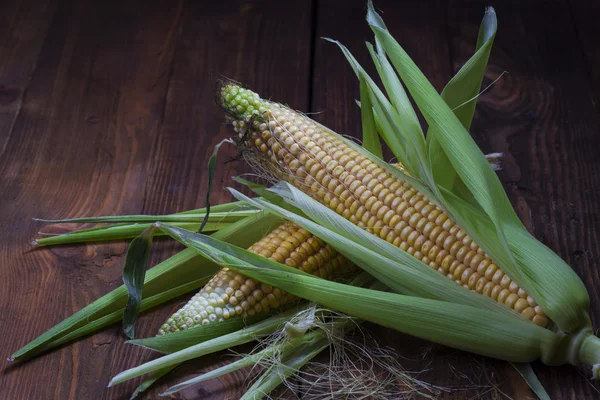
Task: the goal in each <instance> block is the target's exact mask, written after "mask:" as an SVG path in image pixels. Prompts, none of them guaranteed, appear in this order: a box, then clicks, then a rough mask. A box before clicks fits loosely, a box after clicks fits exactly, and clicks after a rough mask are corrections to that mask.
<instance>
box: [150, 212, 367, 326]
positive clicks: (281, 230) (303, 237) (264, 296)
mask: <svg viewBox="0 0 600 400" xmlns="http://www.w3.org/2000/svg"><path fill="white" fill-rule="evenodd" d="M248 250H249V251H251V252H253V253H256V254H260V255H262V256H264V257H267V258H270V259H272V260H275V261H277V262H280V263H283V264H285V265H287V266H289V267H293V268H298V269H300V270H302V271H304V272H306V273H309V274H312V275H316V276H319V277H322V278H326V279H332V278H335V277H340V276H342V275H344V274H347V273H349V272H351V271H352V270H354V269H355V268H356V267H354V266H353V265H352V263H350V262H349V261H348V260H347V259H346V258H344V257H343V256H342V255H341V254H338V253H337V252H336V251H335V250H334V249H333V248H332V247H331V246H329V245H327V244H325V243H323V241H322V240H320V239H319V238H317V237H315V236H313V235H311V234H310V233H309V232H308V231H306V230H305V229H303V228H301V227H299V226H297V225H295V224H293V223H291V222H286V223H283V224H282V225H280V226H279V227H277V228H276V229H275V230H274V231H273V232H271V233H269V234H268V235H266V236H265V237H263V238H262V239H261V240H259V241H258V242H256V243H255V244H253V245H252V246H250V248H249V249H248ZM294 299H295V298H294V296H291V295H289V294H287V293H286V292H284V291H282V290H280V289H278V288H273V287H271V286H270V285H266V284H262V283H260V282H257V281H256V280H254V279H251V278H247V277H245V276H244V275H242V274H240V273H238V272H236V271H233V270H231V269H228V268H223V269H222V270H220V271H219V272H218V273H217V274H216V275H215V276H214V277H213V278H212V279H211V280H210V281H209V282H208V283H207V284H206V285H205V286H204V288H202V289H201V290H200V291H199V292H198V293H197V294H196V295H194V297H192V299H190V301H189V302H188V303H187V304H186V305H185V306H183V307H182V308H181V309H180V310H178V311H177V312H176V313H175V314H173V315H172V316H171V317H170V318H169V319H168V320H167V321H166V322H165V323H164V324H163V325H162V327H161V328H160V330H159V332H158V334H159V335H164V334H166V333H170V332H177V331H180V330H185V329H189V328H193V327H195V326H199V325H206V324H209V323H211V322H214V321H221V320H225V319H229V318H232V317H235V316H242V317H246V316H253V315H255V314H259V313H264V312H267V311H269V310H272V309H277V308H279V307H282V306H285V305H286V304H289V303H290V302H292V301H293V300H294Z"/></svg>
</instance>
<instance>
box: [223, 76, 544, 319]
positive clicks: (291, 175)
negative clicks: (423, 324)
mask: <svg viewBox="0 0 600 400" xmlns="http://www.w3.org/2000/svg"><path fill="white" fill-rule="evenodd" d="M221 101H222V106H223V108H224V109H225V111H226V112H227V114H228V115H229V116H230V118H231V119H232V120H233V122H232V123H233V126H234V129H235V131H236V132H237V133H238V137H237V138H236V140H237V142H238V145H239V146H240V147H241V150H242V155H243V156H244V158H245V159H246V160H248V161H249V163H250V164H251V165H253V167H254V168H255V169H257V172H259V173H262V174H265V175H267V176H268V177H272V178H275V179H276V180H284V181H287V182H289V183H291V184H292V185H294V186H296V187H298V188H299V189H301V190H303V191H304V192H305V193H307V194H309V195H310V196H312V197H313V198H315V199H316V200H317V201H319V202H321V203H322V204H324V205H326V206H328V207H330V208H331V209H332V210H334V211H335V212H337V213H338V214H340V215H342V216H343V217H344V218H346V219H348V220H350V221H351V222H353V223H354V224H356V225H357V226H359V227H361V228H364V229H365V230H366V231H368V232H370V233H373V234H375V235H378V236H379V237H380V238H382V239H384V240H386V241H388V242H389V243H392V244H394V245H395V246H397V247H399V248H400V249H402V250H404V251H406V252H408V253H409V254H411V255H412V256H414V257H416V258H418V259H419V260H421V261H422V262H423V263H425V264H427V265H429V266H430V267H431V268H434V269H436V270H437V271H439V272H440V273H442V274H444V275H446V276H447V277H448V278H450V279H452V280H454V281H455V282H456V283H457V284H459V285H462V286H464V287H465V288H467V289H470V290H473V291H475V292H477V293H479V294H482V295H486V296H489V297H490V298H492V299H493V300H495V301H497V302H499V303H502V304H505V305H506V306H507V307H509V308H512V309H514V310H515V311H517V312H519V313H521V315H523V316H524V317H525V318H527V319H529V320H531V321H532V322H534V323H535V324H537V325H539V326H543V327H545V326H547V325H548V318H547V316H546V315H545V313H544V311H543V310H542V309H541V307H540V306H539V305H537V303H536V302H535V300H534V299H533V298H532V297H531V296H529V295H528V294H527V292H526V291H525V290H523V289H522V288H520V287H519V285H518V284H517V283H515V282H513V281H512V280H511V278H510V277H509V276H508V275H506V274H505V273H504V272H503V271H502V270H501V269H500V268H499V267H498V265H496V264H495V263H494V261H493V260H492V259H491V258H490V257H489V256H488V255H487V254H486V253H485V252H484V251H483V249H481V248H480V247H479V245H478V244H477V243H475V242H474V241H473V240H472V239H471V238H470V237H469V235H468V234H467V233H466V232H465V231H463V230H462V229H461V228H460V227H459V226H457V225H456V224H455V223H454V222H453V221H452V220H451V219H450V218H449V217H448V215H446V214H445V213H444V212H443V211H442V210H441V209H440V208H439V207H438V206H436V205H435V204H434V203H432V202H431V201H430V200H429V199H427V198H426V197H425V196H424V195H423V194H422V193H420V192H419V191H418V190H416V189H415V188H413V187H412V186H411V185H410V184H408V183H407V182H406V181H404V180H402V179H400V178H398V177H397V176H395V175H392V174H390V173H389V172H387V171H385V170H384V169H382V168H381V167H379V166H378V165H377V164H376V163H374V162H372V161H371V160H369V159H368V158H367V157H365V156H363V155H362V154H360V153H359V152H357V151H356V150H354V149H353V148H352V147H351V146H348V145H347V144H346V143H344V142H343V141H342V140H340V139H339V138H337V137H336V136H335V135H333V134H331V132H329V131H328V130H326V129H324V128H323V127H321V126H320V125H318V124H316V123H315V122H314V121H312V120H310V119H309V118H307V117H305V116H304V115H302V114H300V113H297V112H294V111H292V110H290V109H288V108H286V107H284V106H282V105H280V104H277V103H274V102H270V101H267V100H263V99H261V98H260V97H259V96H258V95H257V94H256V93H254V92H252V91H250V90H247V89H244V88H241V87H239V86H237V85H233V84H228V85H224V86H223V87H222V89H221Z"/></svg>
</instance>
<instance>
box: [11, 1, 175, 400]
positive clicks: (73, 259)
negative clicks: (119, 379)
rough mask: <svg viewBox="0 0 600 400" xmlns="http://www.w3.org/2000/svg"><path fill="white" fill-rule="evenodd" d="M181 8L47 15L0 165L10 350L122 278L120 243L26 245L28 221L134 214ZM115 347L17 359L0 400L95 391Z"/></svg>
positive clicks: (92, 342)
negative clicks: (44, 31)
mask: <svg viewBox="0 0 600 400" xmlns="http://www.w3.org/2000/svg"><path fill="white" fill-rule="evenodd" d="M35 7H37V5H36V4H35V3H34V4H29V5H28V8H29V9H30V10H31V9H34V8H35ZM181 12H182V5H181V3H173V5H171V6H168V5H167V6H164V5H161V4H160V2H150V3H148V2H137V3H134V2H130V3H128V4H125V5H119V7H117V8H115V5H110V4H105V3H101V2H69V1H64V2H62V3H61V4H60V5H59V7H58V9H57V10H56V14H55V17H54V18H53V19H52V20H51V21H49V22H50V29H49V33H48V35H47V38H46V40H45V42H44V45H43V47H42V49H41V53H40V55H39V58H38V61H37V65H36V68H35V72H34V73H33V76H32V78H31V82H30V84H29V87H28V91H27V96H26V97H25V98H24V101H23V105H22V107H21V112H20V114H19V117H18V119H17V121H16V123H15V127H14V132H13V134H12V135H11V136H10V138H9V140H8V142H7V146H6V152H5V155H4V156H3V162H2V164H1V165H0V177H1V178H0V180H1V181H2V187H3V189H2V195H1V199H0V204H1V205H2V208H1V209H2V215H3V217H2V219H3V221H4V223H6V224H7V226H10V227H11V229H5V230H4V231H3V232H2V234H0V236H1V239H0V240H1V241H2V243H3V245H2V249H1V250H0V252H1V256H0V257H1V259H2V265H3V268H2V269H1V271H0V281H1V283H0V285H1V287H0V293H2V295H1V296H0V309H1V310H2V312H1V315H2V319H3V321H2V331H3V332H2V337H1V338H0V343H1V345H0V346H1V347H2V348H3V349H5V351H6V353H7V355H8V354H9V353H10V352H12V351H14V350H16V349H17V348H19V347H20V346H22V345H24V344H25V343H26V342H28V341H29V340H31V339H33V338H34V337H35V336H37V335H38V334H40V333H42V332H44V331H45V330H46V329H48V328H50V327H52V326H53V325H54V324H56V323H57V322H59V321H61V320H62V319H63V318H65V317H67V316H68V315H70V314H71V313H73V312H74V311H77V310H79V309H81V308H83V307H84V306H85V305H87V304H89V303H90V302H91V301H92V300H94V299H96V298H98V297H99V296H101V295H102V294H105V293H106V292H108V291H109V290H110V289H112V288H114V287H116V286H118V285H119V284H120V275H121V272H120V270H121V268H122V267H121V266H122V256H123V254H124V251H125V245H124V244H115V245H103V246H90V247H85V246H78V247H69V248H60V249H55V250H41V251H29V249H30V248H29V245H28V242H29V241H30V240H31V238H32V237H33V236H34V235H35V233H36V231H37V229H38V224H36V223H34V222H33V221H32V220H31V218H32V217H34V216H44V217H50V216H52V217H66V216H76V215H84V214H88V215H89V214H96V215H98V214H122V213H132V212H139V211H140V210H141V208H142V205H143V198H142V196H140V190H139V188H140V187H143V184H144V183H145V180H146V177H147V175H148V171H149V164H150V163H151V160H150V154H151V150H152V143H153V139H154V138H155V137H156V135H157V132H158V125H159V122H160V119H161V118H162V109H163V104H164V98H165V93H166V86H167V81H168V68H169V66H170V64H171V58H172V55H173V49H174V41H175V38H176V36H177V35H176V33H177V29H178V26H179V19H180V16H181ZM111 342H112V343H113V344H117V343H119V344H121V346H119V345H115V346H108V345H107V344H110V343H111ZM122 343H123V338H122V336H121V335H120V334H119V331H118V329H116V328H115V329H110V330H108V331H105V332H104V333H101V334H99V335H96V336H94V337H93V338H91V339H88V340H84V341H81V342H78V343H76V344H74V345H72V346H66V347H64V348H62V349H60V350H58V351H55V352H53V353H51V354H48V355H46V356H43V357H40V358H38V359H35V360H33V361H31V362H28V363H24V364H20V365H15V366H13V367H12V368H10V369H8V370H4V371H3V372H2V375H1V376H0V379H1V381H2V382H1V384H0V393H2V395H1V396H0V397H2V398H30V399H48V398H72V399H75V398H77V399H97V398H103V397H104V396H105V393H106V392H105V387H106V383H107V382H108V379H109V378H110V376H111V374H112V373H113V371H112V370H111V369H110V365H111V363H112V360H113V359H121V358H123V357H128V356H129V354H128V353H126V352H125V351H123V346H122ZM2 360H5V357H3V358H2ZM2 367H3V369H4V367H5V362H4V361H3V362H2Z"/></svg>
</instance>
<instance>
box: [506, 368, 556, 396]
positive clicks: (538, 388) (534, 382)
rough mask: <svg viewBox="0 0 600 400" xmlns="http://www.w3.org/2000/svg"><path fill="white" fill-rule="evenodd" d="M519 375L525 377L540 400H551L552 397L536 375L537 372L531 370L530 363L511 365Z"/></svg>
mask: <svg viewBox="0 0 600 400" xmlns="http://www.w3.org/2000/svg"><path fill="white" fill-rule="evenodd" d="M510 364H511V365H512V366H513V367H514V368H515V369H516V370H517V372H519V374H520V375H521V376H522V377H523V379H524V380H525V382H527V385H529V387H530V388H531V390H533V392H534V393H535V394H536V395H537V397H539V398H540V400H550V396H549V395H548V393H547V392H546V389H544V386H543V385H542V383H541V382H540V380H539V379H538V377H537V376H536V375H535V371H534V370H533V368H531V364H529V363H513V362H511V363H510Z"/></svg>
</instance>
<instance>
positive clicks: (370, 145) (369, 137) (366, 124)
mask: <svg viewBox="0 0 600 400" xmlns="http://www.w3.org/2000/svg"><path fill="white" fill-rule="evenodd" d="M360 101H361V104H364V107H361V109H360V111H361V114H360V115H361V121H362V144H363V147H364V148H365V149H366V150H367V151H369V152H371V153H373V155H374V156H376V157H379V158H381V159H383V151H382V150H381V142H380V141H379V135H378V134H377V129H376V127H375V116H374V115H373V106H372V105H371V99H370V92H369V89H368V87H367V83H366V82H365V79H364V76H362V75H361V77H360Z"/></svg>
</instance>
